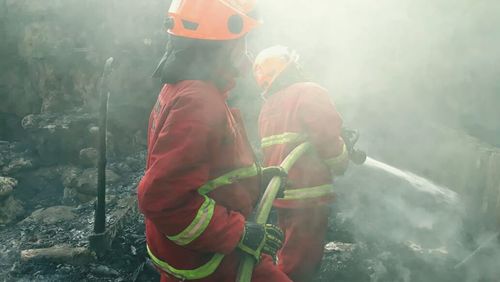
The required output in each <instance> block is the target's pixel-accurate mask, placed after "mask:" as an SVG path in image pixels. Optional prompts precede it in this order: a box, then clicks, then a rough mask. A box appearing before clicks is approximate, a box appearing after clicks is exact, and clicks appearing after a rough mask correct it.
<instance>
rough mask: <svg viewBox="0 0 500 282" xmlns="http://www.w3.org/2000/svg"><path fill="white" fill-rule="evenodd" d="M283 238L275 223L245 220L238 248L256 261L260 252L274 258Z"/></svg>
mask: <svg viewBox="0 0 500 282" xmlns="http://www.w3.org/2000/svg"><path fill="white" fill-rule="evenodd" d="M284 239H285V236H284V235H283V231H281V229H280V228H279V227H278V226H276V225H273V224H266V225H262V224H257V223H254V222H249V221H247V222H246V223H245V231H244V232H243V236H242V237H241V240H240V243H239V244H238V248H239V249H240V250H241V251H243V252H245V253H247V254H249V255H251V256H252V257H253V258H254V259H255V260H256V261H257V262H258V261H259V260H260V255H261V253H264V254H268V255H270V256H272V257H273V258H275V257H276V253H277V252H278V251H279V249H281V247H282V246H283V240H284Z"/></svg>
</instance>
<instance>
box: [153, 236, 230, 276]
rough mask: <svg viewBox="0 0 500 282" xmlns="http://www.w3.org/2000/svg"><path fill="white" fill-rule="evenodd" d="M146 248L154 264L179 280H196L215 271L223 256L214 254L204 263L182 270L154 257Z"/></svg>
mask: <svg viewBox="0 0 500 282" xmlns="http://www.w3.org/2000/svg"><path fill="white" fill-rule="evenodd" d="M146 248H147V250H148V254H149V257H151V260H153V263H154V264H155V265H156V266H158V267H159V268H160V269H162V270H163V271H165V272H167V273H168V274H171V275H172V276H175V277H177V278H179V279H181V280H196V279H202V278H205V277H207V276H209V275H211V274H212V273H214V272H215V270H216V269H217V267H219V264H220V263H221V261H222V259H223V258H224V255H223V254H214V256H213V257H212V258H211V259H210V260H209V261H208V262H207V263H205V264H204V265H202V266H200V267H198V268H195V269H189V270H182V269H177V268H174V267H172V266H171V265H169V264H168V263H166V262H164V261H162V260H160V259H159V258H157V257H155V256H154V254H153V252H151V250H150V249H149V246H147V245H146Z"/></svg>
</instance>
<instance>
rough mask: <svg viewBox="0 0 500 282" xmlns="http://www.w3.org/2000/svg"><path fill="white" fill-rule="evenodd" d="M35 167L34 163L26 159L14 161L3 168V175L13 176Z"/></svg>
mask: <svg viewBox="0 0 500 282" xmlns="http://www.w3.org/2000/svg"><path fill="white" fill-rule="evenodd" d="M32 167H33V161H32V160H30V159H26V158H24V157H21V158H17V159H14V160H12V161H10V163H9V164H8V165H7V166H5V167H4V168H3V173H5V174H7V175H12V174H15V173H18V172H20V171H23V170H27V169H30V168H32Z"/></svg>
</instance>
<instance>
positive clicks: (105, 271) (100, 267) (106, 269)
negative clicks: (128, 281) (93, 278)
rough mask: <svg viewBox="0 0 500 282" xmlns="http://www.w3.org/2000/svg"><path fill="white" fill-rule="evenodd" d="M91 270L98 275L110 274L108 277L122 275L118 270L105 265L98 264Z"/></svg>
mask: <svg viewBox="0 0 500 282" xmlns="http://www.w3.org/2000/svg"><path fill="white" fill-rule="evenodd" d="M91 272H92V273H93V274H95V275H97V276H108V277H116V276H118V275H120V273H118V271H116V270H114V269H112V268H110V267H107V266H105V265H98V266H96V267H92V268H91Z"/></svg>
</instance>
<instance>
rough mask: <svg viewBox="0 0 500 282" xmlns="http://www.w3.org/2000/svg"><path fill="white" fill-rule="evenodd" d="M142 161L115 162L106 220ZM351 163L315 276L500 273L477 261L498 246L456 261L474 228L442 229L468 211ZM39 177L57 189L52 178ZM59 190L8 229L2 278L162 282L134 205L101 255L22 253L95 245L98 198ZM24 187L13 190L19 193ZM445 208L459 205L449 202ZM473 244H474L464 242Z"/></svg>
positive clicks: (27, 205) (413, 277)
mask: <svg viewBox="0 0 500 282" xmlns="http://www.w3.org/2000/svg"><path fill="white" fill-rule="evenodd" d="M143 160H144V152H141V153H139V154H136V155H134V156H133V157H129V158H127V159H124V160H119V161H115V162H111V164H110V165H109V169H110V171H115V172H114V173H116V174H120V177H119V179H118V180H115V181H113V182H112V183H110V184H109V185H108V197H107V208H108V210H107V211H108V218H107V225H108V227H109V226H113V224H114V223H115V222H116V221H117V218H116V217H115V216H114V215H116V214H119V212H120V211H121V210H124V209H127V208H130V204H131V203H132V204H134V205H135V203H133V202H130V198H131V197H134V196H135V189H136V184H137V181H138V180H139V179H140V176H141V174H142V170H141V167H140V166H141V165H140V164H141V163H142V161H143ZM134 165H135V166H136V167H134ZM132 167H134V168H132ZM58 171H59V172H58ZM353 171H354V172H353V173H350V174H348V175H347V176H346V177H345V179H343V180H341V181H338V182H337V186H338V187H339V197H338V199H337V203H336V204H334V205H333V208H332V218H331V222H330V226H329V227H330V228H329V233H328V238H327V241H328V242H327V244H326V246H325V256H324V260H323V263H322V267H321V270H320V271H319V273H318V277H317V279H316V280H315V281H325V282H326V281H340V282H348V281H349V282H352V281H360V282H364V281H370V282H373V281H405V282H406V281H497V280H495V279H496V277H498V276H496V275H498V272H496V271H493V270H492V269H491V268H486V267H485V269H483V270H481V268H479V267H478V264H479V265H480V264H483V265H486V264H484V262H485V261H491V260H495V259H498V258H499V253H498V251H497V247H496V246H497V245H496V244H493V245H494V246H491V244H490V246H488V247H487V248H485V252H481V254H479V255H478V257H476V258H474V259H473V260H472V262H471V263H470V265H467V266H465V267H461V268H458V269H455V268H454V266H455V265H456V264H457V263H459V262H460V260H461V259H463V258H464V257H465V253H466V252H467V251H468V250H473V249H474V248H475V247H477V246H478V244H479V243H480V242H481V240H480V239H481V238H476V237H475V236H474V235H475V234H469V237H467V232H465V231H464V232H458V233H457V234H456V233H450V234H448V233H446V232H444V233H443V230H445V229H446V228H444V229H443V228H440V227H442V225H443V224H445V222H448V224H449V226H448V227H447V228H450V229H451V228H458V229H457V230H461V228H463V226H462V219H461V218H459V217H457V218H453V217H451V215H450V214H449V213H447V212H446V211H441V213H439V212H437V211H438V210H440V209H441V208H440V207H439V201H438V200H436V199H432V197H431V199H427V208H426V210H428V211H429V214H427V215H425V214H422V213H421V211H419V206H420V204H419V203H407V201H410V200H412V199H415V195H413V194H412V193H416V192H414V191H412V190H411V189H412V188H411V187H410V186H408V185H404V184H403V181H402V180H398V179H394V178H391V177H388V176H387V175H384V174H381V173H378V172H374V171H371V170H369V169H368V168H356V167H355V168H353ZM53 173H55V174H57V173H59V174H60V175H59V176H61V175H65V177H66V174H67V171H65V170H63V169H60V170H56V171H55V172H53ZM65 173H66V174H65ZM78 176H80V177H81V176H82V174H79V175H78ZM63 178H64V177H63ZM19 179H22V178H19ZM53 179H57V177H54V178H53ZM49 180H50V179H49ZM20 182H21V181H20ZM70 182H71V181H70ZM80 182H85V181H83V180H81V181H80ZM54 183H55V184H57V181H54ZM77 183H78V181H77ZM40 184H41V185H43V188H44V189H50V187H49V186H50V184H51V183H50V181H47V182H46V183H40ZM66 185H67V183H66ZM16 189H17V188H16ZM21 189H22V186H21ZM408 189H410V190H408ZM53 190H54V191H53V193H52V194H49V195H50V196H44V197H41V198H40V199H37V197H39V196H42V195H44V193H43V191H45V190H42V191H40V193H38V194H36V195H32V196H31V199H30V200H27V199H25V198H24V199H23V200H22V203H23V207H24V209H25V211H24V213H23V215H21V216H19V217H17V219H16V220H15V221H14V222H11V223H9V224H6V225H3V226H2V227H1V230H0V238H2V244H1V245H0V280H2V281H158V278H159V276H158V274H157V273H156V271H155V270H154V268H153V267H152V266H151V264H150V262H149V261H148V259H147V254H146V252H145V238H144V222H143V219H142V217H141V216H140V214H138V213H137V211H136V210H134V212H133V213H130V214H129V215H128V217H129V218H128V220H127V221H126V224H125V225H124V227H123V228H122V229H121V230H120V231H119V232H118V235H117V236H116V239H115V241H114V242H113V245H112V248H111V249H110V250H109V251H108V252H107V253H106V254H105V255H104V256H102V257H99V258H92V259H91V260H81V259H80V260H79V259H78V258H76V259H71V260H68V261H66V262H62V261H58V262H52V261H48V260H34V261H23V260H22V259H21V256H20V252H21V251H22V250H26V249H38V248H49V247H53V246H61V245H62V246H67V247H87V246H88V237H89V235H91V234H92V228H93V217H94V213H93V210H94V201H92V200H91V201H88V202H86V203H79V204H74V203H73V204H71V203H68V202H67V199H66V198H64V193H63V191H61V190H64V188H63V187H60V186H57V185H56V187H55V188H53ZM22 192H23V191H16V193H18V195H20V194H22ZM391 192H392V196H391V195H390V193H391ZM380 193H385V197H384V198H385V200H381V199H378V201H377V199H376V197H374V195H377V194H380ZM66 194H68V193H66ZM425 197H426V196H421V199H424V198H425ZM76 199H78V197H76ZM391 202H392V203H393V205H390V204H389V203H391ZM396 202H397V203H398V204H397V205H396V204H394V203H396ZM406 204H408V205H409V206H405V205H406ZM410 204H411V205H410ZM441 204H442V203H441ZM32 206H33V207H32ZM408 209H414V210H415V211H417V214H418V213H419V212H420V216H419V218H418V219H417V218H407V217H406V216H407V214H406V215H405V212H408ZM433 209H434V210H433ZM442 209H443V210H446V209H448V211H450V210H451V211H455V210H454V209H453V208H450V207H447V208H446V207H442ZM447 217H449V218H447ZM458 219H460V220H458ZM431 221H432V222H431ZM429 222H431V223H429ZM424 223H427V224H424ZM387 224H391V225H392V228H388V227H387ZM429 224H430V225H429ZM433 224H435V225H433ZM384 234H385V235H384ZM452 238H453V239H455V240H456V241H453V240H452ZM445 239H446V240H448V241H446V240H445ZM466 243H468V244H469V245H468V246H465V245H464V244H466ZM497 261H498V260H497ZM471 269H474V270H475V271H471Z"/></svg>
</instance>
